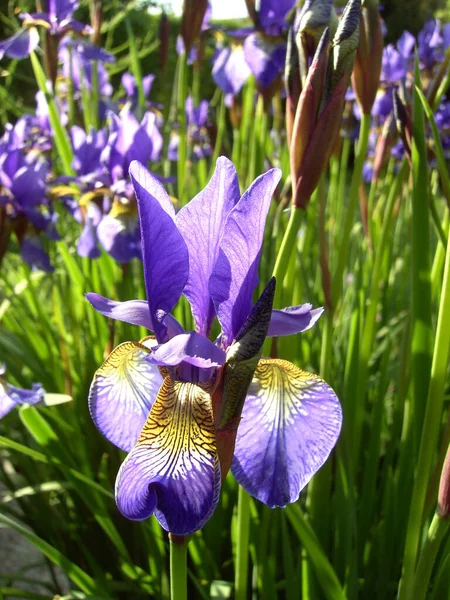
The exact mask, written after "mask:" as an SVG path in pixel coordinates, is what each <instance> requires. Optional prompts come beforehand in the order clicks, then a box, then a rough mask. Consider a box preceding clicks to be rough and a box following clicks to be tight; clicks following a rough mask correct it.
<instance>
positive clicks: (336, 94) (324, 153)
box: [290, 0, 361, 208]
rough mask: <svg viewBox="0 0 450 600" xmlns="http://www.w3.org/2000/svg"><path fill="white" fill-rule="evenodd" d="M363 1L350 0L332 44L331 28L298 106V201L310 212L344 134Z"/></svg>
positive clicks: (293, 154) (293, 153)
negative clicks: (311, 200)
mask: <svg viewBox="0 0 450 600" xmlns="http://www.w3.org/2000/svg"><path fill="white" fill-rule="evenodd" d="M360 8H361V3H360V0H350V1H349V3H348V4H347V6H346V8H345V11H344V13H343V16H342V19H341V21H340V23H339V26H338V28H337V31H336V33H335V35H334V38H333V41H332V43H331V45H330V44H329V30H328V28H327V29H325V31H324V33H323V34H322V37H321V39H320V42H319V45H318V47H317V50H316V54H315V55H314V59H313V62H312V64H311V67H310V68H309V71H308V76H307V78H306V81H305V86H304V88H303V90H302V93H301V95H300V99H299V102H298V106H297V111H296V116H295V121H294V127H293V132H292V142H291V144H290V162H291V177H292V185H293V199H292V201H293V203H294V204H295V206H297V207H300V208H306V206H307V204H308V202H309V199H310V197H311V195H312V193H313V191H314V189H315V188H316V186H317V183H318V181H319V179H320V176H321V174H322V173H323V171H324V169H325V168H326V166H327V163H328V161H329V158H330V155H331V153H332V151H333V148H334V146H335V143H336V139H337V136H338V134H339V129H340V124H341V119H342V112H343V109H344V103H345V92H346V89H347V86H348V82H349V78H350V74H351V72H352V68H353V62H354V58H355V54H356V48H357V46H358V40H359V34H358V31H359V13H360Z"/></svg>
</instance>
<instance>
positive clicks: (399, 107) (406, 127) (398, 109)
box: [392, 90, 412, 159]
mask: <svg viewBox="0 0 450 600" xmlns="http://www.w3.org/2000/svg"><path fill="white" fill-rule="evenodd" d="M392 99H393V102H394V118H395V125H396V127H397V131H398V134H399V136H400V138H401V140H402V142H403V145H404V146H405V152H406V154H407V156H408V158H409V159H411V140H412V116H411V107H409V106H407V104H406V103H405V102H403V100H402V99H401V98H400V96H399V94H398V92H397V90H394V93H393V97H392Z"/></svg>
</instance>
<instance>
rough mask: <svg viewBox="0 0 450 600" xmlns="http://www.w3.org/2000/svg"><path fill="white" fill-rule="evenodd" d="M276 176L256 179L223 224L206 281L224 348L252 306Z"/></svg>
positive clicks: (276, 172)
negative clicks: (217, 250) (214, 257)
mask: <svg viewBox="0 0 450 600" xmlns="http://www.w3.org/2000/svg"><path fill="white" fill-rule="evenodd" d="M280 177H281V171H280V170H279V169H272V170H270V171H268V172H267V173H265V174H264V175H261V176H260V177H258V178H257V179H256V180H255V181H254V182H253V183H252V185H251V186H250V187H249V189H248V190H247V191H246V192H245V193H244V195H243V196H242V198H241V199H240V200H239V202H238V203H237V204H236V206H235V207H234V208H233V210H232V211H231V212H230V213H229V215H228V218H227V221H226V223H225V230H224V234H223V237H222V240H221V242H220V252H219V257H218V259H217V262H216V264H215V266H214V270H213V273H212V275H211V278H210V280H209V291H210V294H211V298H212V299H213V302H214V307H215V309H216V313H217V316H218V319H219V322H220V324H221V326H222V331H223V339H222V341H223V344H224V345H225V347H226V346H227V345H229V344H230V343H231V342H232V340H233V339H234V338H235V336H236V334H237V333H238V331H239V330H240V328H241V327H242V325H243V324H244V321H245V319H246V318H247V316H248V315H249V314H250V311H251V309H252V306H253V302H252V295H253V292H254V290H255V287H256V286H257V285H258V264H259V256H260V252H261V245H262V241H263V235H264V225H265V222H266V217H267V212H268V210H269V205H270V201H271V198H272V194H273V192H274V191H275V188H276V186H277V184H278V182H279V180H280Z"/></svg>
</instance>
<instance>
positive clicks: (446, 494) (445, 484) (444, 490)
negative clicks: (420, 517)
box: [436, 446, 450, 519]
mask: <svg viewBox="0 0 450 600" xmlns="http://www.w3.org/2000/svg"><path fill="white" fill-rule="evenodd" d="M436 512H437V514H438V515H439V516H440V517H441V519H448V518H450V446H449V449H448V450H447V456H446V457H445V461H444V467H443V468H442V475H441V481H440V483H439V493H438V506H437V511H436Z"/></svg>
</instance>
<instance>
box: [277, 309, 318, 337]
mask: <svg viewBox="0 0 450 600" xmlns="http://www.w3.org/2000/svg"><path fill="white" fill-rule="evenodd" d="M323 311H324V309H323V308H313V307H312V304H299V305H298V306H288V307H286V308H283V310H276V309H274V310H273V311H272V318H271V319H270V325H269V330H268V332H267V337H276V336H279V335H293V334H295V333H301V332H302V331H307V330H308V329H311V327H313V326H314V325H315V324H316V323H317V321H318V320H319V318H320V316H321V315H322V313H323Z"/></svg>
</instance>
